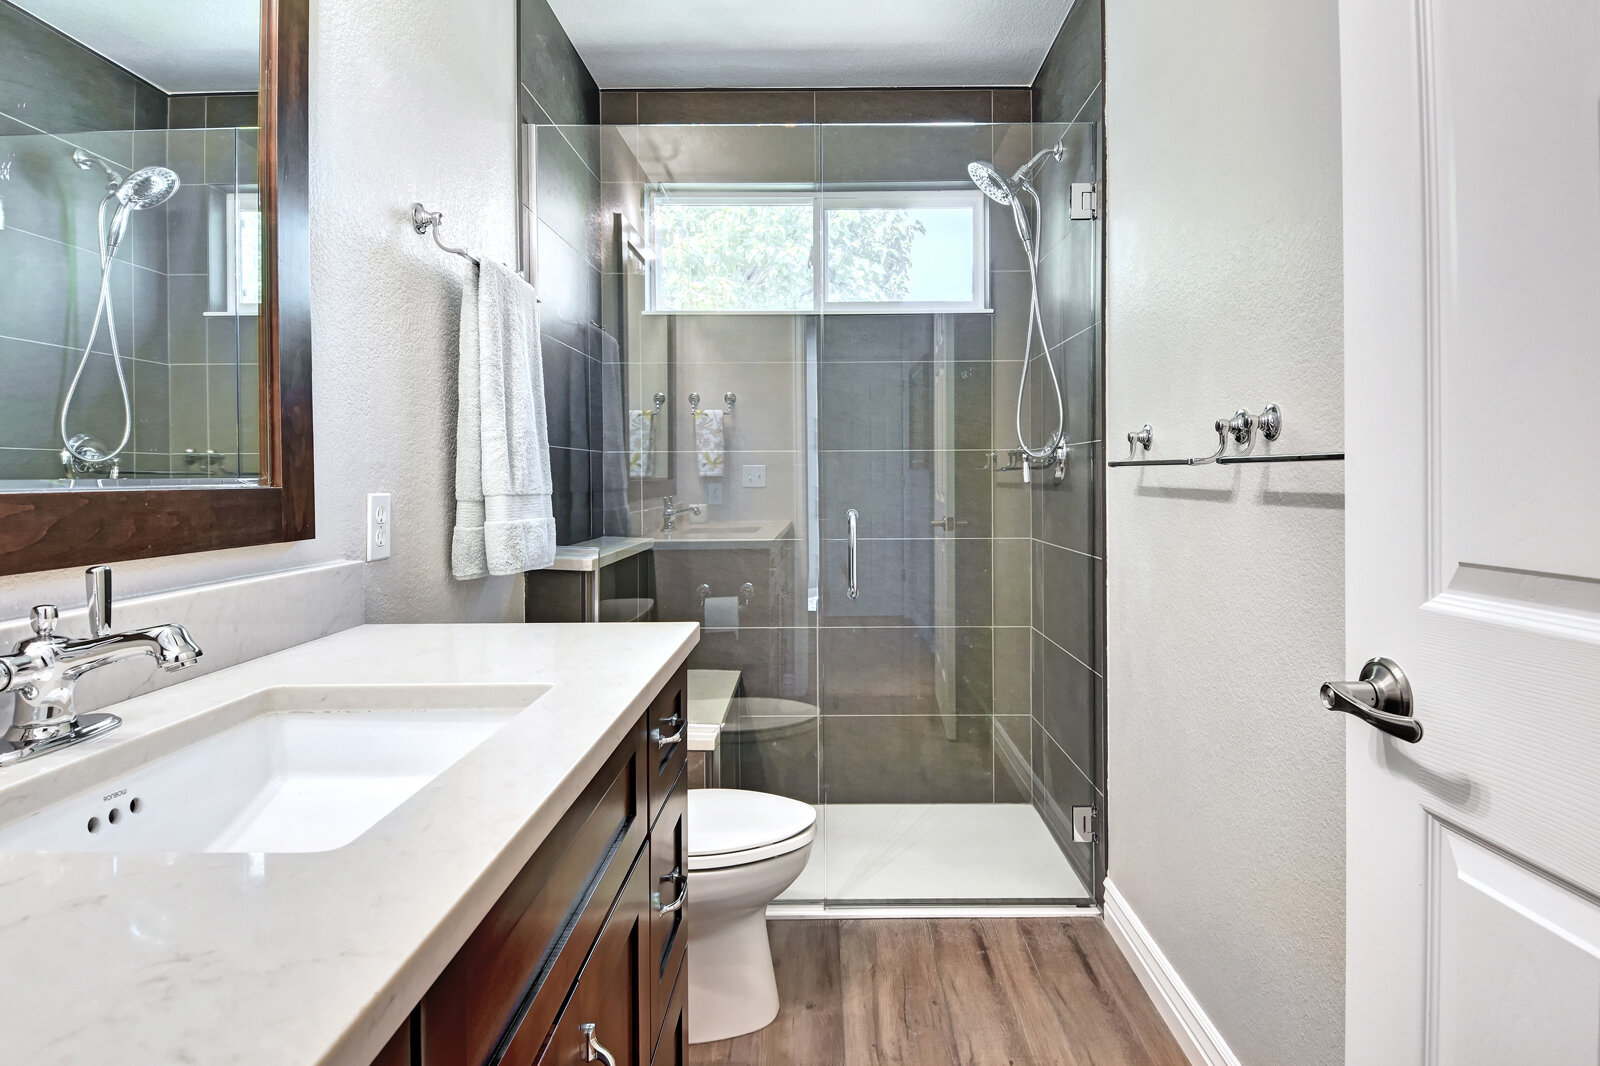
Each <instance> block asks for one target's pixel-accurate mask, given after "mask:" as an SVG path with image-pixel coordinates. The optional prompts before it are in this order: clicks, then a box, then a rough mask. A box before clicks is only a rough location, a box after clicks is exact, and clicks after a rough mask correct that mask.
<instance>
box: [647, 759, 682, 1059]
mask: <svg viewBox="0 0 1600 1066" xmlns="http://www.w3.org/2000/svg"><path fill="white" fill-rule="evenodd" d="M688 797H689V793H688V781H687V774H680V775H679V777H678V781H677V784H676V785H675V786H674V787H673V789H672V791H671V792H669V793H668V794H667V798H666V800H665V801H664V802H663V803H662V805H661V817H660V818H658V819H657V820H656V825H655V829H654V831H652V832H651V834H650V845H649V846H650V970H649V980H648V982H647V984H648V985H649V989H650V1017H651V1019H652V1021H653V1024H654V1028H653V1029H652V1030H651V1033H650V1045H649V1046H651V1047H654V1046H655V1042H656V1038H657V1037H658V1036H659V1035H660V1033H661V1024H662V1016H663V1015H664V1014H665V1013H666V1009H667V1002H668V1001H669V1000H670V999H671V997H672V982H673V980H674V979H675V978H676V977H677V975H678V967H679V965H680V964H681V963H682V962H683V955H684V949H685V945H686V944H687V942H688V939H689V937H688V933H687V931H686V929H685V926H684V918H685V913H684V912H685V911H686V910H687V905H686V902H687V900H688V898H689V897H688V892H689V876H688V875H689V839H688V819H687V815H688V813H689V798H688Z"/></svg>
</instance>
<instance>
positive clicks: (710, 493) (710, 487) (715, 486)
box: [706, 481, 722, 507]
mask: <svg viewBox="0 0 1600 1066" xmlns="http://www.w3.org/2000/svg"><path fill="white" fill-rule="evenodd" d="M706 503H707V504H708V505H710V506H712V507H721V506H722V482H720V481H708V482H706Z"/></svg>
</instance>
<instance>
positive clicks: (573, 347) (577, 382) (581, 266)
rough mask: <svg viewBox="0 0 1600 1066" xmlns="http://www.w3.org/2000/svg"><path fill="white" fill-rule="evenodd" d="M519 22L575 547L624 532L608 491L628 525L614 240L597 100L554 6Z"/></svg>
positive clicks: (561, 456) (526, 5) (539, 7)
mask: <svg viewBox="0 0 1600 1066" xmlns="http://www.w3.org/2000/svg"><path fill="white" fill-rule="evenodd" d="M519 23H520V29H519V49H518V69H519V72H520V83H521V84H520V90H519V92H518V107H519V109H520V115H521V119H522V121H523V122H525V123H531V124H533V125H536V126H538V127H539V129H538V130H537V131H536V134H535V136H536V138H537V145H536V149H537V154H536V162H535V176H534V196H533V199H534V202H532V203H529V202H528V201H527V199H526V198H524V201H523V203H522V205H521V210H522V211H523V212H524V218H525V225H527V226H529V227H530V228H531V230H532V232H533V233H534V234H535V241H536V247H537V253H536V255H537V261H536V263H534V264H533V266H534V280H535V284H536V285H537V287H538V289H539V298H540V301H541V303H540V308H539V313H540V328H541V337H540V342H541V345H542V353H543V359H544V385H545V402H546V406H547V409H548V411H549V416H550V467H551V475H552V477H553V480H554V482H555V499H554V501H553V503H554V507H555V515H556V539H557V541H558V542H559V543H561V544H574V543H577V542H579V541H585V540H589V539H591V538H593V537H598V536H601V535H602V534H604V533H608V532H612V533H620V532H625V529H616V528H613V529H609V530H608V529H607V528H606V513H607V500H608V491H609V493H610V501H611V504H612V507H611V510H612V514H613V515H614V516H616V515H619V514H620V515H621V518H620V521H621V522H622V523H623V524H625V521H626V511H627V505H626V484H625V482H623V481H621V480H620V479H619V478H617V477H615V476H613V478H612V479H611V482H610V484H609V485H608V483H607V480H606V471H607V464H606V459H605V439H606V412H605V410H604V409H603V406H602V403H601V400H602V397H603V395H604V394H605V392H606V377H605V375H606V374H608V373H609V374H612V375H616V374H617V373H619V372H620V363H619V361H618V358H619V357H617V356H616V354H615V349H614V346H613V345H612V344H610V343H609V342H608V341H607V337H606V334H605V333H604V332H603V331H602V329H601V328H600V325H599V323H600V317H601V307H600V303H601V299H600V297H601V281H602V273H603V272H604V270H605V267H606V262H605V250H606V248H607V243H608V239H609V236H610V230H609V228H608V227H607V226H606V224H605V222H604V215H603V213H602V211H601V207H600V205H601V200H600V191H601V190H600V170H601V166H600V150H599V145H600V138H599V131H598V129H597V128H596V124H597V123H598V122H599V121H600V92H599V89H598V88H597V87H596V86H595V82H594V78H593V77H591V76H590V74H589V70H588V68H587V67H585V66H584V64H583V60H582V59H580V58H579V56H578V53H577V50H576V49H574V48H573V46H572V41H571V40H570V39H569V38H568V37H567V33H566V30H564V29H563V28H562V27H561V23H560V22H559V21H558V20H557V19H556V16H555V13H554V12H552V11H551V9H550V5H549V3H548V2H547V0H520V7H519ZM615 406H616V407H617V408H620V404H618V405H615ZM611 417H612V419H613V420H614V421H615V420H619V419H621V418H622V417H623V413H622V412H621V411H620V409H616V410H613V411H612V412H611ZM618 425H620V423H618ZM615 428H616V427H615V426H614V427H613V432H615ZM618 521H619V519H618V518H616V517H614V518H613V525H616V524H617V522H618Z"/></svg>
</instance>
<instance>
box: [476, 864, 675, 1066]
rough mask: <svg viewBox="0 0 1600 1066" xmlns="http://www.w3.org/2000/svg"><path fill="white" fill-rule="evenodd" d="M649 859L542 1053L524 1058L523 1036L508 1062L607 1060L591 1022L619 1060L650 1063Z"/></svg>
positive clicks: (514, 1065)
mask: <svg viewBox="0 0 1600 1066" xmlns="http://www.w3.org/2000/svg"><path fill="white" fill-rule="evenodd" d="M648 866H649V864H648V863H647V862H646V860H645V859H644V858H643V857H641V858H640V859H639V862H638V864H637V865H636V866H635V867H634V870H633V876H632V877H630V878H629V879H628V882H627V884H626V886H625V887H624V888H623V890H622V894H621V896H619V897H618V899H617V905H616V908H615V909H614V910H613V911H612V912H611V917H610V918H609V919H607V921H606V925H605V930H604V931H603V932H602V933H601V934H600V939H599V940H598V941H596V942H595V945H594V950H593V951H592V952H590V954H589V959H588V961H587V962H585V963H584V966H583V973H582V975H581V976H580V977H579V978H578V983H577V985H576V986H575V987H574V988H573V989H572V998H571V999H569V1000H568V1001H567V1005H566V1008H565V1009H564V1010H562V1012H561V1017H560V1018H559V1019H558V1020H557V1021H556V1024H555V1029H554V1030H553V1031H552V1032H551V1033H550V1039H549V1040H548V1041H547V1042H545V1043H544V1046H543V1047H542V1048H539V1049H538V1051H539V1056H538V1058H537V1059H528V1058H523V1057H522V1056H521V1054H520V1049H519V1048H518V1047H517V1046H516V1045H520V1044H521V1043H523V1041H522V1040H521V1039H520V1038H519V1039H518V1040H517V1041H515V1043H514V1044H513V1047H512V1053H511V1054H508V1055H507V1057H506V1058H505V1059H504V1062H505V1063H506V1064H507V1066H522V1064H524V1063H528V1062H533V1063H536V1064H537V1066H578V1064H579V1063H587V1062H601V1061H604V1060H603V1059H602V1058H601V1057H600V1055H599V1054H598V1053H596V1054H594V1056H593V1057H592V1058H591V1057H590V1053H589V1047H590V1036H589V1034H588V1033H587V1032H586V1031H585V1027H586V1026H590V1025H592V1026H594V1035H593V1040H594V1042H595V1043H597V1044H598V1045H599V1046H600V1047H603V1048H605V1050H607V1051H609V1052H610V1053H611V1057H612V1058H613V1059H614V1060H615V1061H616V1066H645V1064H646V1063H647V1062H648V1061H649V1059H648V1058H647V1057H646V1056H647V1054H648V1048H649V1045H648V1044H646V1043H645V1042H644V1041H645V1036H646V1034H647V1032H648V1031H649V1023H648V1021H647V1020H646V1018H645V1013H644V1012H645V1010H646V1009H647V1004H645V1003H644V996H643V995H642V992H643V990H644V989H645V988H646V987H647V983H646V982H644V981H642V980H640V978H641V977H643V976H644V970H645V968H646V966H647V965H648V962H647V960H646V958H645V955H646V952H647V951H648V942H649V940H650V917H649V915H650V909H649V901H650V900H649V887H650V883H649V868H648Z"/></svg>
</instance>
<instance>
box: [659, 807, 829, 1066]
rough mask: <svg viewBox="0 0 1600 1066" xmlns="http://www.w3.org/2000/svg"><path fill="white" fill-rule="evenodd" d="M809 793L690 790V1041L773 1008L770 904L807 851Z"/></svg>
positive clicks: (735, 1029)
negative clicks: (804, 796)
mask: <svg viewBox="0 0 1600 1066" xmlns="http://www.w3.org/2000/svg"><path fill="white" fill-rule="evenodd" d="M816 820H817V812H816V811H815V810H814V809H813V808H812V806H811V805H810V804H809V803H801V802H800V801H799V800H792V799H788V798H786V797H784V796H774V795H770V794H769V793H765V792H750V791H746V790H743V789H732V788H698V789H691V790H690V792H689V815H688V826H689V849H688V850H689V899H688V903H687V905H686V907H687V910H688V923H689V1043H691V1044H703V1043H706V1042H708V1041H712V1040H726V1039H728V1038H730V1037H735V1036H739V1035H741V1034H744V1033H751V1032H754V1031H756V1030H757V1029H761V1028H763V1027H765V1026H767V1025H769V1024H771V1022H772V1020H773V1019H774V1018H776V1017H777V1016H778V983H777V981H776V979H775V978H774V977H773V972H772V947H771V944H770V943H769V942H768V940H767V904H769V903H771V902H772V901H773V900H774V899H776V898H777V897H778V894H779V893H780V892H782V891H783V890H784V889H786V888H788V887H789V886H790V885H791V884H793V883H794V880H795V878H797V877H799V876H800V871H802V870H804V869H805V866H806V860H807V859H809V858H810V857H811V840H812V837H813V836H814V835H815V828H814V827H815V824H816Z"/></svg>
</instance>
